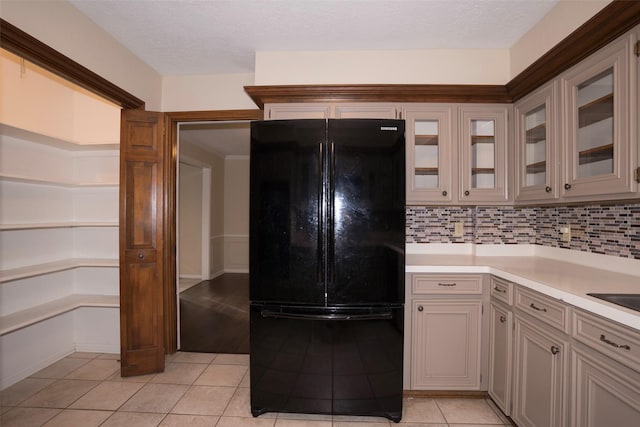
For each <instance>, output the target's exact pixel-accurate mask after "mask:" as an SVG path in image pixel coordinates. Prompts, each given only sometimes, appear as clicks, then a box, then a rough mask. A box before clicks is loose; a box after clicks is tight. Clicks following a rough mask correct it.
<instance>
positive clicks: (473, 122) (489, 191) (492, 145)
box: [458, 105, 510, 202]
mask: <svg viewBox="0 0 640 427" xmlns="http://www.w3.org/2000/svg"><path fill="white" fill-rule="evenodd" d="M509 109H510V107H509V106H487V105H477V106H467V105H465V106H461V107H460V109H459V126H460V138H459V143H460V146H459V150H460V156H459V158H460V166H459V179H460V186H459V194H458V198H459V200H460V201H461V202H505V201H507V182H506V179H507V173H506V172H507V156H506V140H507V119H508V112H509Z"/></svg>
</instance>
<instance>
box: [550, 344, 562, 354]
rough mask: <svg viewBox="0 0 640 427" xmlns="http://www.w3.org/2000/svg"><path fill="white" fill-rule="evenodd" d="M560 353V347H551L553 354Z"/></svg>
mask: <svg viewBox="0 0 640 427" xmlns="http://www.w3.org/2000/svg"><path fill="white" fill-rule="evenodd" d="M558 353H560V347H558V346H555V345H552V346H551V354H558Z"/></svg>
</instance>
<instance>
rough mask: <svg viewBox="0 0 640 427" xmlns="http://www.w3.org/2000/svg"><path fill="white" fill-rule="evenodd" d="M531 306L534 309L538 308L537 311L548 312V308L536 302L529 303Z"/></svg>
mask: <svg viewBox="0 0 640 427" xmlns="http://www.w3.org/2000/svg"><path fill="white" fill-rule="evenodd" d="M529 307H531V308H533V309H534V310H537V311H543V312H545V313H546V312H547V309H546V308H540V307H537V306H536V305H535V304H534V303H531V304H529Z"/></svg>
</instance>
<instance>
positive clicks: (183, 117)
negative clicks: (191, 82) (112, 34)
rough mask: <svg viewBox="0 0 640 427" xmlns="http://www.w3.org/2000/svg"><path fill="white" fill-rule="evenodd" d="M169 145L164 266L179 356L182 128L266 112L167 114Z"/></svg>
mask: <svg viewBox="0 0 640 427" xmlns="http://www.w3.org/2000/svg"><path fill="white" fill-rule="evenodd" d="M165 117H166V118H167V120H166V126H167V129H166V131H167V139H168V141H167V144H166V150H167V152H166V157H165V158H166V159H167V161H166V162H165V171H164V173H165V179H166V184H167V185H166V187H165V189H166V193H165V201H166V203H165V212H164V215H165V219H166V221H165V230H164V233H165V244H166V245H167V247H168V248H170V250H169V251H167V259H165V263H164V284H165V286H164V295H163V299H164V314H165V316H164V346H165V352H166V353H175V351H176V350H177V346H178V330H177V325H178V318H177V312H178V310H177V308H178V300H177V297H176V286H177V284H176V261H177V260H176V247H177V246H176V245H177V242H176V227H175V224H176V203H177V199H176V194H177V193H176V190H177V170H178V126H179V125H180V123H189V122H222V121H237V120H247V121H249V120H262V118H263V117H264V112H263V111H262V110H258V109H255V110H211V111H180V112H167V113H165Z"/></svg>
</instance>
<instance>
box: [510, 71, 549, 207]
mask: <svg viewBox="0 0 640 427" xmlns="http://www.w3.org/2000/svg"><path fill="white" fill-rule="evenodd" d="M557 88H558V84H557V82H555V81H554V82H551V83H549V84H546V85H545V86H543V87H542V88H540V89H538V90H537V91H535V92H534V93H532V94H530V95H529V96H527V97H526V98H524V99H522V100H521V101H519V102H518V103H516V105H515V114H514V116H515V117H514V120H515V142H516V147H515V148H516V157H515V168H514V170H515V174H516V195H515V198H516V200H518V201H521V200H551V199H554V198H557V197H558V194H559V191H558V183H557V179H558V144H557V132H558V130H559V129H558V123H557V117H556V114H557V110H556V109H557V105H558V101H557V99H558V98H557V97H558V89H557Z"/></svg>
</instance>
